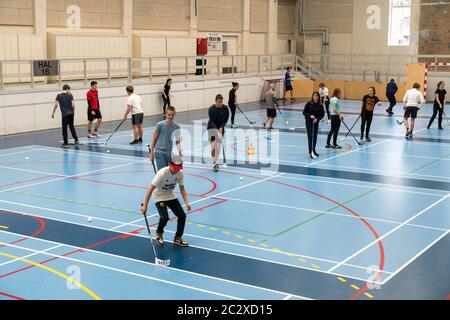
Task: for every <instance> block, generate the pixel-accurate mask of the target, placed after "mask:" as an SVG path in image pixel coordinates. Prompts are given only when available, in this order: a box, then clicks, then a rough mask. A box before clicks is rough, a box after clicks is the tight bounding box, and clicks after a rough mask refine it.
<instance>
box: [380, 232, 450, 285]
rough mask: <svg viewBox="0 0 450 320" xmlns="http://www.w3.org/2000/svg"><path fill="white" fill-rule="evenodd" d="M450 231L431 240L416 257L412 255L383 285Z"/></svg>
mask: <svg viewBox="0 0 450 320" xmlns="http://www.w3.org/2000/svg"><path fill="white" fill-rule="evenodd" d="M449 233H450V230H447V231H446V232H444V233H443V234H442V235H440V236H439V237H438V238H437V239H435V240H434V241H433V242H431V243H430V244H429V245H428V246H426V247H425V248H424V249H423V250H422V251H420V252H419V253H418V254H416V255H415V256H414V257H412V258H411V259H410V260H408V261H407V262H406V263H405V264H403V265H402V266H401V267H400V268H398V269H397V270H396V271H395V272H394V273H392V274H390V275H389V276H388V277H387V278H386V279H385V280H384V281H383V282H382V285H384V284H386V283H387V282H388V281H389V280H391V279H392V278H393V277H395V276H396V275H397V274H399V273H400V272H401V271H402V270H403V269H405V268H406V267H407V266H408V265H410V264H411V263H412V262H413V261H414V260H416V259H417V258H418V257H420V256H421V255H422V254H423V253H424V252H426V251H427V250H428V249H430V248H431V247H432V246H433V245H434V244H436V243H437V242H439V241H440V240H441V239H442V238H444V237H445V236H447V235H448V234H449Z"/></svg>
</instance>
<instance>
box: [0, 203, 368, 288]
mask: <svg viewBox="0 0 450 320" xmlns="http://www.w3.org/2000/svg"><path fill="white" fill-rule="evenodd" d="M0 209H1V210H5V211H8V210H9V209H5V208H0ZM11 211H12V210H11ZM14 212H16V213H20V214H24V215H26V216H35V217H41V218H45V219H49V220H54V221H59V222H64V223H70V224H74V225H79V226H83V227H87V226H86V225H85V224H81V223H76V222H67V221H65V220H60V219H56V218H48V217H46V216H44V215H42V214H41V215H39V214H30V213H27V212H23V211H18V210H14ZM138 227H140V228H143V227H142V226H138ZM90 228H94V229H99V230H105V231H112V230H113V228H111V229H106V228H102V227H99V226H90ZM153 229H156V228H153ZM0 232H4V233H11V232H8V231H2V230H0ZM166 232H167V233H172V234H175V231H171V230H166ZM119 233H120V234H126V235H129V236H133V237H140V238H146V239H147V238H148V236H144V235H140V234H133V233H129V232H122V231H119ZM11 234H13V233H11ZM185 235H186V236H189V237H192V238H198V239H203V240H208V241H213V242H218V243H224V244H228V245H232V246H237V247H244V248H247V249H253V250H259V251H265V252H268V253H272V254H273V253H275V254H278V255H283V256H285V255H287V254H288V252H285V251H281V250H280V251H273V250H271V249H266V248H261V247H255V246H250V245H246V244H242V243H236V242H230V241H225V240H219V239H215V238H209V237H203V236H199V235H193V234H188V233H185ZM35 239H38V240H43V241H48V240H44V239H39V238H35ZM49 242H51V241H49ZM166 242H171V241H167V240H166ZM190 247H193V248H199V249H203V250H207V251H213V252H219V253H224V254H227V255H233V256H237V257H243V258H248V259H252V260H258V261H263V262H270V263H274V264H279V265H284V266H289V267H293V268H297V269H303V270H309V271H315V272H321V273H327V274H329V273H328V272H326V271H324V270H317V269H315V268H309V267H304V266H299V265H293V264H289V263H283V262H280V261H273V260H268V259H262V258H257V257H253V256H248V255H243V254H238V253H234V252H226V251H222V250H218V249H213V248H206V247H201V246H198V245H197V246H194V245H190ZM289 254H291V253H289ZM293 255H294V256H295V257H300V258H305V259H311V260H316V261H323V262H328V263H331V264H337V263H338V262H337V261H333V260H327V259H322V258H317V257H311V256H307V255H299V254H293ZM119 257H120V256H119ZM345 265H347V266H351V267H354V268H359V269H363V270H367V268H366V267H362V266H357V265H353V264H345ZM333 275H336V276H343V277H346V278H349V279H354V280H360V281H366V280H367V279H362V278H357V277H352V276H349V275H344V274H340V273H333Z"/></svg>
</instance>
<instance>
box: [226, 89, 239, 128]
mask: <svg viewBox="0 0 450 320" xmlns="http://www.w3.org/2000/svg"><path fill="white" fill-rule="evenodd" d="M232 85H233V88H232V89H231V90H230V93H229V94H228V107H230V111H231V128H233V129H235V128H237V125H235V124H234V116H235V115H236V105H237V101H236V91H237V90H238V89H239V83H237V82H233V83H232Z"/></svg>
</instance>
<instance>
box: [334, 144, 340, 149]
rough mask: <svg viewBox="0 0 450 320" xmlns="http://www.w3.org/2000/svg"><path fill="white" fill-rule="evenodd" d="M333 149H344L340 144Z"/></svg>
mask: <svg viewBox="0 0 450 320" xmlns="http://www.w3.org/2000/svg"><path fill="white" fill-rule="evenodd" d="M333 149H342V147H341V146H340V145H338V144H335V145H334V146H333Z"/></svg>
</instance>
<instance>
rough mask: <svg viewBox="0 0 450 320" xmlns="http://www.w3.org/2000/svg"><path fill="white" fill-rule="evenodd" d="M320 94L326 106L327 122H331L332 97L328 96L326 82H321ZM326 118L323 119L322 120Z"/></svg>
mask: <svg viewBox="0 0 450 320" xmlns="http://www.w3.org/2000/svg"><path fill="white" fill-rule="evenodd" d="M319 95H320V101H322V105H324V106H325V111H326V112H327V118H328V121H327V123H330V122H331V120H330V119H331V117H330V97H329V96H328V88H327V87H325V84H324V83H321V84H319ZM323 121H324V119H322V122H323Z"/></svg>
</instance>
